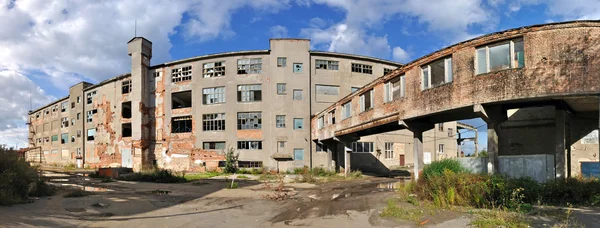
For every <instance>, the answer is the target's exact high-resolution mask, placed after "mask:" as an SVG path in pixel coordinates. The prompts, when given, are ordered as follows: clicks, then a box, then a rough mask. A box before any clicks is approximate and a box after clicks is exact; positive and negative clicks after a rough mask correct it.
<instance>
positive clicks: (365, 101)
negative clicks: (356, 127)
mask: <svg viewBox="0 0 600 228" xmlns="http://www.w3.org/2000/svg"><path fill="white" fill-rule="evenodd" d="M359 102H360V111H361V112H364V111H368V110H370V109H372V108H373V89H371V90H369V91H367V92H365V93H363V94H362V95H360V100H359Z"/></svg>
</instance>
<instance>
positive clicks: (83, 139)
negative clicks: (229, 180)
mask: <svg viewBox="0 0 600 228" xmlns="http://www.w3.org/2000/svg"><path fill="white" fill-rule="evenodd" d="M128 53H129V55H130V56H131V73H128V74H124V75H120V76H117V77H114V78H111V79H108V80H106V81H103V82H100V83H98V84H90V83H86V82H81V83H79V84H76V85H74V86H72V87H71V88H70V91H69V95H68V96H67V97H64V98H61V99H59V100H57V101H55V102H52V103H50V104H48V105H46V106H44V107H41V108H39V109H37V110H34V111H31V112H30V113H29V120H30V121H29V124H30V133H29V142H30V145H29V152H28V154H29V155H28V157H29V159H30V160H32V161H41V162H46V163H57V164H67V163H76V162H77V160H78V159H80V161H81V162H82V163H84V164H86V165H89V166H91V167H131V168H133V169H135V170H141V169H145V168H150V167H155V166H157V167H160V168H166V169H171V170H175V171H204V170H207V169H215V168H217V167H218V166H219V164H221V165H222V163H223V162H222V161H224V160H225V158H224V155H223V152H224V151H225V150H227V149H228V148H234V149H235V150H236V151H237V152H238V153H239V161H240V162H239V166H241V167H264V168H267V169H278V170H280V171H285V170H290V169H293V168H298V167H303V166H309V167H325V168H328V169H335V168H339V167H341V166H343V164H342V163H343V162H340V161H343V158H342V160H340V158H339V155H337V154H334V152H332V150H330V149H328V148H327V147H326V145H322V144H318V143H315V142H313V141H312V140H311V138H310V136H311V135H310V130H311V129H310V127H311V124H310V119H311V117H312V116H313V115H314V114H317V113H319V112H320V111H322V110H323V109H325V108H326V107H328V106H330V105H331V104H333V103H334V102H336V101H337V100H339V99H341V98H342V97H345V96H347V95H349V94H351V93H353V92H354V90H357V89H358V88H360V87H362V86H364V85H366V84H368V83H370V82H371V81H373V80H374V79H376V78H378V77H379V76H382V75H384V74H385V73H388V72H391V71H392V70H394V69H396V68H398V67H400V66H401V64H399V63H395V62H391V61H387V60H382V59H376V58H371V57H365V56H357V55H349V54H341V53H331V52H320V51H311V50H310V41H309V40H305V39H271V40H270V49H269V50H256V51H239V52H230V53H220V54H210V55H204V56H198V57H193V58H189V59H182V60H176V61H172V62H167V63H163V64H158V65H151V64H150V61H151V59H152V43H151V42H150V41H148V40H147V39H145V38H142V37H136V38H133V39H132V40H131V41H129V43H128ZM375 96H379V95H373V96H371V97H366V98H365V104H364V105H363V106H364V108H365V109H368V108H369V107H368V106H369V104H371V103H372V101H373V99H374V97H375ZM328 121H331V119H328ZM456 129H457V127H456V122H447V123H443V124H438V125H436V128H435V129H433V130H430V131H428V132H425V137H426V142H425V144H424V145H425V150H426V151H427V150H428V151H430V152H431V153H430V159H431V160H436V159H440V158H445V157H455V156H457V146H456V137H455V135H456ZM411 137H412V135H411V134H410V132H409V131H406V130H400V131H394V132H389V133H386V134H378V135H372V136H367V137H363V138H361V139H360V140H359V142H354V143H351V144H349V145H348V146H349V147H353V148H356V149H357V150H356V151H355V152H356V154H357V157H362V159H355V160H354V163H355V164H353V168H354V167H356V168H361V169H365V170H369V169H372V170H376V171H385V170H387V169H389V168H391V167H393V166H406V165H410V164H412V156H411V153H410V152H408V151H412V145H411V140H410V139H411ZM426 159H427V158H426Z"/></svg>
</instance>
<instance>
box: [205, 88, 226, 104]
mask: <svg viewBox="0 0 600 228" xmlns="http://www.w3.org/2000/svg"><path fill="white" fill-rule="evenodd" d="M219 103H225V86H221V87H212V88H204V89H202V104H219Z"/></svg>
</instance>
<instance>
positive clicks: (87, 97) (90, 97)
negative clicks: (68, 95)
mask: <svg viewBox="0 0 600 228" xmlns="http://www.w3.org/2000/svg"><path fill="white" fill-rule="evenodd" d="M95 96H96V91H92V92H89V93H87V95H86V99H87V104H92V99H93V98H94V97H95Z"/></svg>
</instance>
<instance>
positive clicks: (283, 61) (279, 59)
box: [277, 57, 287, 67]
mask: <svg viewBox="0 0 600 228" xmlns="http://www.w3.org/2000/svg"><path fill="white" fill-rule="evenodd" d="M286 62H287V58H286V57H277V67H285V65H286V64H287V63H286Z"/></svg>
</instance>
